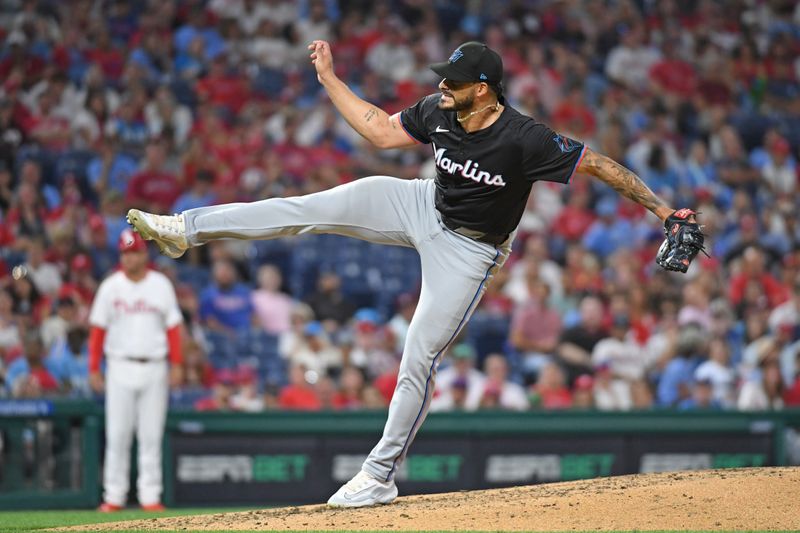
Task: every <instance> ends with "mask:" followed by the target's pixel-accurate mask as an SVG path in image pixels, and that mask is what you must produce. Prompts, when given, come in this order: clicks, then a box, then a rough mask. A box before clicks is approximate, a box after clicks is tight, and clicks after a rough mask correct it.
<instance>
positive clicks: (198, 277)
mask: <svg viewBox="0 0 800 533" xmlns="http://www.w3.org/2000/svg"><path fill="white" fill-rule="evenodd" d="M175 265H176V266H177V270H178V281H180V282H181V283H188V284H189V285H191V286H192V288H193V289H194V290H195V292H198V293H199V292H200V291H202V290H203V289H205V288H206V287H208V285H209V284H210V283H211V271H210V270H209V269H208V268H205V267H200V266H195V265H192V264H189V263H182V262H180V261H178V262H176V263H175Z"/></svg>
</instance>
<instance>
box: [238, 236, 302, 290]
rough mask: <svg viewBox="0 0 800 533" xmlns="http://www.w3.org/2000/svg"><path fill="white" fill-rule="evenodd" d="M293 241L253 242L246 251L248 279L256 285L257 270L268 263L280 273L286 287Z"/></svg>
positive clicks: (290, 268)
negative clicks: (248, 269)
mask: <svg viewBox="0 0 800 533" xmlns="http://www.w3.org/2000/svg"><path fill="white" fill-rule="evenodd" d="M294 244H295V243H294V239H271V240H268V241H253V242H252V243H251V245H250V248H249V249H248V252H247V254H248V259H249V267H250V279H252V280H253V281H254V282H255V284H256V285H257V284H258V269H259V267H261V265H263V264H265V263H269V264H272V265H275V266H276V267H277V268H278V270H280V271H281V275H282V276H283V282H284V284H286V285H287V286H288V284H289V278H290V276H291V272H292V257H293V255H294V248H295V246H294Z"/></svg>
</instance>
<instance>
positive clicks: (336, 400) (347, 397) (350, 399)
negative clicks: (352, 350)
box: [333, 366, 364, 410]
mask: <svg viewBox="0 0 800 533" xmlns="http://www.w3.org/2000/svg"><path fill="white" fill-rule="evenodd" d="M339 382H340V383H341V388H340V389H339V391H338V392H337V393H336V394H335V395H334V397H333V406H334V407H335V408H336V409H344V410H351V409H362V408H363V407H364V373H363V372H362V371H361V370H359V369H358V368H356V367H354V366H348V367H345V368H344V370H342V375H341V377H340V378H339Z"/></svg>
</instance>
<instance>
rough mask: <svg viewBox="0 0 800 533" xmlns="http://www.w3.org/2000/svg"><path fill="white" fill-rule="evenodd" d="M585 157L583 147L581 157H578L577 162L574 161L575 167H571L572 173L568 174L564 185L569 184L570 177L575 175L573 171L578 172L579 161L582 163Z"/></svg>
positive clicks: (584, 148) (584, 147) (584, 146)
mask: <svg viewBox="0 0 800 533" xmlns="http://www.w3.org/2000/svg"><path fill="white" fill-rule="evenodd" d="M585 155H586V145H585V144H584V145H583V148H581V155H579V156H578V160H577V161H575V166H573V167H572V172H570V173H569V177H568V178H567V181H566V183H569V182H570V181H571V180H572V176H574V175H575V171H577V170H578V167H579V166H581V161H583V156H585Z"/></svg>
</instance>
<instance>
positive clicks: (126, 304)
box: [89, 270, 183, 359]
mask: <svg viewBox="0 0 800 533" xmlns="http://www.w3.org/2000/svg"><path fill="white" fill-rule="evenodd" d="M182 321H183V316H182V315H181V312H180V309H179V308H178V300H177V297H176V296H175V289H174V288H173V287H172V282H171V281H170V280H169V279H168V278H167V277H166V276H165V275H164V274H162V273H161V272H156V271H154V270H148V271H147V274H146V275H145V277H144V278H142V279H141V280H139V281H132V280H131V279H130V278H128V276H126V275H125V273H124V272H122V271H117V272H115V273H113V274H111V275H110V276H109V277H107V278H106V279H105V280H104V281H103V282H102V283H101V284H100V287H99V288H98V289H97V294H96V295H95V298H94V301H93V302H92V310H91V313H90V314H89V323H90V324H91V325H92V326H97V327H100V328H103V329H105V330H106V336H105V343H104V345H103V350H104V351H105V354H106V357H108V358H109V359H114V358H125V357H135V358H151V359H165V358H166V355H167V330H168V329H170V328H172V327H173V326H177V325H178V324H180V323H181V322H182Z"/></svg>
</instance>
